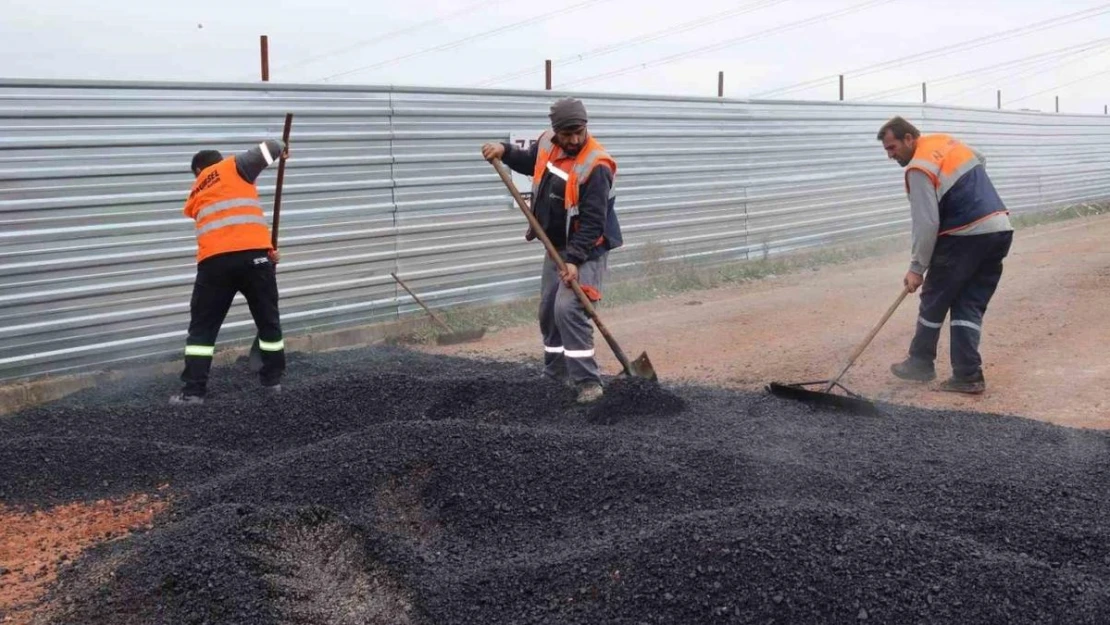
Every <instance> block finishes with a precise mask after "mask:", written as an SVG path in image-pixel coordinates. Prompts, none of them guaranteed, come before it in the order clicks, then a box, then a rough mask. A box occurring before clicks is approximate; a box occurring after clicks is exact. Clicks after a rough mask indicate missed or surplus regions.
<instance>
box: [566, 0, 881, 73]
mask: <svg viewBox="0 0 1110 625" xmlns="http://www.w3.org/2000/svg"><path fill="white" fill-rule="evenodd" d="M895 1H896V0H868V1H867V2H864V3H862V4H857V5H854V6H851V7H848V8H846V9H841V10H839V11H833V12H830V13H825V14H822V15H818V16H815V17H811V18H809V19H804V20H799V21H797V22H790V23H787V24H783V25H781V26H777V27H775V28H769V29H766V30H761V31H757V32H754V33H751V34H749V35H744V36H742V37H734V38H732V39H726V40H724V41H720V42H717V43H715V44H711V45H708V46H702V47H700V48H695V49H693V50H688V51H686V52H680V53H678V54H672V55H669V56H664V57H660V58H658V59H654V60H651V61H647V62H646V63H637V64H636V65H630V66H628V67H624V68H621V69H618V70H613V71H611V72H605V73H603V74H595V75H593V76H586V77H584V78H578V79H576V80H572V81H570V82H567V83H565V84H564V86H571V85H580V84H582V83H587V82H593V81H596V80H602V79H605V78H613V77H615V76H621V75H624V74H629V73H632V72H639V71H643V70H645V69H647V68H649V67H656V66H659V65H666V64H668V63H673V62H675V61H680V60H682V59H685V58H689V57H691V56H696V55H698V54H703V53H705V52H716V51H717V50H723V49H725V48H729V47H732V46H734V45H736V44H739V43H745V42H748V41H752V40H754V39H759V38H761V37H766V36H768V35H775V34H778V33H781V32H786V31H788V30H793V29H795V28H801V27H802V26H809V25H810V24H814V23H817V22H821V21H824V20H829V19H834V18H837V17H841V16H844V15H849V14H851V13H857V12H859V11H862V10H864V9H870V8H874V7H876V6H879V5H882V4H889V3H890V2H895Z"/></svg>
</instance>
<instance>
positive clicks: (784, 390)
mask: <svg viewBox="0 0 1110 625" xmlns="http://www.w3.org/2000/svg"><path fill="white" fill-rule="evenodd" d="M909 293H910V291H909V289H905V288H904V289H902V292H901V293H899V294H898V299H896V300H894V303H893V304H891V305H890V308H888V309H887V311H886V314H884V315H883V318H882V319H880V320H879V323H878V324H876V325H875V327H874V328H872V329H871V332H870V333H869V334H868V335H867V338H865V339H863V342H862V343H860V344H859V346H858V347H856V350H855V351H854V352H852V355H851V357H849V358H848V363H847V364H846V365H844V367H843V368H842V369H841V370H840V373H838V374H836V377H835V378H833V379H831V380H818V381H817V382H795V383H792V384H781V383H779V382H771V383H770V384H769V385H768V386H767V391H768V392H770V393H771V394H772V395H775V396H777V397H783V398H786V399H796V400H798V401H803V402H806V403H809V404H813V405H815V406H825V407H829V408H838V409H840V410H845V411H847V412H850V413H854V414H858V415H867V416H875V415H878V414H879V409H878V408H877V407H876V406H875V404H873V403H871V401H869V400H868V399H866V398H864V397H861V396H859V395H856V394H855V393H853V392H852V391H849V390H848V389H846V388H844V386H842V385H841V384H840V378H842V377H844V374H845V373H847V372H848V369H850V368H851V367H852V365H854V364H856V359H858V358H859V357H860V354H862V353H863V350H865V349H867V346H868V345H870V344H871V341H872V340H873V339H874V338H875V335H876V334H878V333H879V330H881V329H882V327H883V326H884V325H886V322H887V320H889V319H890V317H891V315H893V314H894V311H895V310H897V309H898V306H899V305H900V304H901V303H902V300H904V299H906V296H907V295H909ZM818 385H820V386H821V390H819V391H817V390H811V389H807V388H805V387H806V386H818ZM834 387H840V389H841V390H842V391H844V393H845V394H844V395H836V394H834V393H832V390H833V388H834Z"/></svg>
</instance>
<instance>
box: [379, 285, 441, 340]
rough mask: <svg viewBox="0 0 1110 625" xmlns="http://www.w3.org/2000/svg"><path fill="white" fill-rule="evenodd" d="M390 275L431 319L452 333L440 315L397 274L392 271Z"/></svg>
mask: <svg viewBox="0 0 1110 625" xmlns="http://www.w3.org/2000/svg"><path fill="white" fill-rule="evenodd" d="M389 275H391V276H393V279H394V280H396V281H397V284H400V285H401V288H402V289H404V290H405V291H406V292H407V293H408V294H409V295H411V296H412V299H414V300H416V303H417V304H420V307H421V308H423V309H424V312H426V313H428V316H429V317H431V318H432V320H433V321H435V322H436V323H438V324H439V327H441V328H443V331H444V332H450V331H451V327H450V326H448V325H447V323H446V322H445V321H444V320H443V319H440V318H439V315H437V314H435V313H434V312H432V309H431V308H428V306H427V305H426V304H425V303H424V302H423V300H421V299H420V298H419V297H417V296H416V293H413V292H412V289H410V288H409V286H408V285H407V284H405V283H404V282H402V281H401V279H400V278H398V277H397V274H395V273H393V272H392V271H391V272H389Z"/></svg>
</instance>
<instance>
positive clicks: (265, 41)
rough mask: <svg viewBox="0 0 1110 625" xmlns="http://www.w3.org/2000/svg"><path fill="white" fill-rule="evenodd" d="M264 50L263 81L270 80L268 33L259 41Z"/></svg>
mask: <svg viewBox="0 0 1110 625" xmlns="http://www.w3.org/2000/svg"><path fill="white" fill-rule="evenodd" d="M258 44H259V46H260V47H261V51H262V82H269V81H270V38H269V37H267V36H266V35H262V37H261V38H260V39H259V41H258Z"/></svg>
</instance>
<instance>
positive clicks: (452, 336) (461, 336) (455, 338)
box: [436, 328, 486, 345]
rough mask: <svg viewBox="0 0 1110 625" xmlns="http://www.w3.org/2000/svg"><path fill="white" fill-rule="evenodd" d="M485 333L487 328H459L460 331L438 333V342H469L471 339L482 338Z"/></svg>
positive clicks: (438, 343) (456, 343) (452, 343)
mask: <svg viewBox="0 0 1110 625" xmlns="http://www.w3.org/2000/svg"><path fill="white" fill-rule="evenodd" d="M485 335H486V329H485V328H479V329H477V330H459V331H458V332H448V333H446V334H438V335H436V344H437V345H458V344H459V343H469V342H471V341H477V340H480V339H481V338H482V337H483V336H485Z"/></svg>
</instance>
